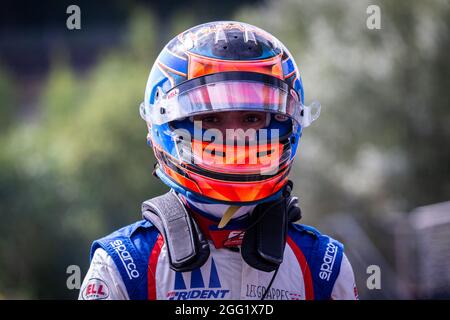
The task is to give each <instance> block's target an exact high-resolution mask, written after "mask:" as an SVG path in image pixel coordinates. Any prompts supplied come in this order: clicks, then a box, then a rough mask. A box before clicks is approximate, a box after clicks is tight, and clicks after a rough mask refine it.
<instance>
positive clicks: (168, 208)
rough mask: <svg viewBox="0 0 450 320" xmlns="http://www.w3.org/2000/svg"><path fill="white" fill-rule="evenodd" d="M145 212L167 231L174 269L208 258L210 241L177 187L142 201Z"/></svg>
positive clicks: (193, 265)
mask: <svg viewBox="0 0 450 320" xmlns="http://www.w3.org/2000/svg"><path fill="white" fill-rule="evenodd" d="M142 215H143V217H144V219H146V220H148V221H150V222H151V223H153V225H154V226H155V227H156V228H157V229H158V230H159V232H160V233H161V234H162V235H163V237H164V240H165V243H166V246H167V249H168V253H169V259H170V266H171V268H172V269H173V270H175V271H181V272H184V271H191V270H193V269H195V268H198V267H201V266H202V265H203V264H204V263H205V262H206V260H208V257H209V253H210V251H209V245H208V241H207V240H206V238H205V237H204V236H203V234H202V233H201V232H200V229H199V227H198V225H197V223H196V222H195V221H194V220H193V219H192V218H191V217H190V215H189V214H188V212H187V211H186V208H185V207H184V205H183V203H181V201H180V199H179V198H178V197H177V195H176V194H175V192H174V191H173V190H171V191H169V192H167V193H166V194H163V195H161V196H159V197H156V198H153V199H150V200H147V201H145V202H144V203H142Z"/></svg>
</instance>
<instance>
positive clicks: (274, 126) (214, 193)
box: [140, 21, 320, 205]
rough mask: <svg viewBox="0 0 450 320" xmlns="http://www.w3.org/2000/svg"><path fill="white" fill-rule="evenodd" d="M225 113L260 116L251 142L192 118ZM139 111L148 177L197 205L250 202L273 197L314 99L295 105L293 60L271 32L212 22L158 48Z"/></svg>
mask: <svg viewBox="0 0 450 320" xmlns="http://www.w3.org/2000/svg"><path fill="white" fill-rule="evenodd" d="M234 111H253V112H264V114H266V115H267V119H266V126H265V128H263V130H261V129H260V130H258V132H257V134H255V137H256V139H246V138H245V137H244V139H241V140H240V141H237V139H228V138H227V139H224V138H223V137H221V138H220V139H219V138H218V135H219V134H220V132H219V133H218V132H217V131H215V132H213V134H211V132H208V131H209V130H205V129H204V128H202V127H201V123H200V126H198V124H196V121H194V119H195V117H196V116H199V115H205V114H210V113H217V112H234ZM140 114H141V117H142V118H143V119H144V120H145V121H146V123H147V128H148V134H147V142H148V144H149V145H150V146H151V147H152V148H153V151H154V153H155V157H156V159H157V162H158V163H157V166H156V168H155V169H156V170H155V173H156V175H157V176H158V177H159V178H160V179H161V180H162V181H163V182H164V183H165V184H166V185H168V186H169V187H171V188H173V189H174V190H175V191H177V192H179V193H181V194H182V195H184V196H185V197H187V198H188V199H192V200H195V201H199V202H203V203H222V204H231V205H252V204H258V203H262V202H266V201H271V200H273V199H275V198H277V197H279V196H280V194H281V192H282V189H283V187H284V186H285V185H286V184H287V182H288V174H289V171H290V169H291V166H292V163H293V160H294V157H295V154H296V150H297V145H298V143H299V139H300V137H301V135H302V129H303V128H305V127H307V126H309V125H310V124H311V122H313V121H314V120H316V119H317V117H318V116H319V114H320V104H319V103H318V102H316V101H314V102H313V103H312V104H311V105H309V106H307V105H305V104H304V92H303V85H302V80H301V77H300V73H299V71H298V68H297V65H296V63H295V61H294V59H293V57H292V55H291V54H290V53H289V51H288V50H287V49H286V48H285V46H284V45H283V44H282V43H281V42H280V41H279V40H278V39H277V38H275V37H274V36H272V35H271V34H269V33H267V32H266V31H264V30H262V29H260V28H257V27H255V26H252V25H249V24H246V23H242V22H235V21H218V22H210V23H205V24H201V25H198V26H195V27H193V28H190V29H188V30H187V31H185V32H182V33H180V34H179V35H178V36H176V37H175V38H174V39H172V40H171V41H170V42H169V43H168V44H167V45H166V46H165V47H164V49H163V50H162V52H161V53H160V54H159V56H158V58H157V59H156V61H155V63H154V65H153V67H152V69H151V71H150V75H149V78H148V82H147V85H146V88H145V98H144V101H143V102H142V103H141V106H140ZM263 131H264V132H263ZM227 133H228V130H227ZM244 136H245V135H244ZM234 137H236V136H234ZM224 140H226V141H227V143H224ZM230 141H231V143H230ZM255 142H256V143H255Z"/></svg>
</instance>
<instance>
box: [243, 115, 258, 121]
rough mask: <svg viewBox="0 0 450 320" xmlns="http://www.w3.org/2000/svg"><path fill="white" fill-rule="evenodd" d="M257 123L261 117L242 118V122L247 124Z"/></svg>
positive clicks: (249, 116)
mask: <svg viewBox="0 0 450 320" xmlns="http://www.w3.org/2000/svg"><path fill="white" fill-rule="evenodd" d="M259 121H261V117H260V116H259V115H257V114H248V115H246V116H245V118H244V122H247V123H256V122H259Z"/></svg>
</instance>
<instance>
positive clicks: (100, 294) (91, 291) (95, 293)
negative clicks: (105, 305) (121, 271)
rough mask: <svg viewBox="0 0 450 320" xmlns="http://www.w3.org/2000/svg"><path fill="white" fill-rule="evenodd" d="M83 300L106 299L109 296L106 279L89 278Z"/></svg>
mask: <svg viewBox="0 0 450 320" xmlns="http://www.w3.org/2000/svg"><path fill="white" fill-rule="evenodd" d="M82 297H83V300H104V299H106V298H108V297H109V287H108V285H107V284H106V282H105V281H103V280H101V279H97V278H92V279H89V281H88V282H87V284H86V286H85V287H84V289H83V292H82Z"/></svg>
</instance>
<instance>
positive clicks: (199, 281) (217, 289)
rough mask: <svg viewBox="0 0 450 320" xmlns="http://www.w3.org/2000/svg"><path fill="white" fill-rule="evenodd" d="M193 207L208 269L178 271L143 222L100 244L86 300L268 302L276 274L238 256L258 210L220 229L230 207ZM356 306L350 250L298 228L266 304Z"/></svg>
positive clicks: (293, 228)
mask: <svg viewBox="0 0 450 320" xmlns="http://www.w3.org/2000/svg"><path fill="white" fill-rule="evenodd" d="M184 201H185V199H184ZM185 203H186V202H185ZM186 204H187V205H188V206H189V207H190V209H193V210H194V211H195V213H196V214H195V216H194V218H196V221H197V223H198V224H199V226H200V228H201V229H202V231H203V232H204V233H205V234H206V236H207V238H208V239H209V244H210V251H211V253H210V256H209V258H208V260H207V262H206V263H205V264H204V265H203V266H202V267H201V268H197V269H194V270H193V271H189V272H176V271H174V270H172V269H171V268H170V265H169V255H168V252H167V247H166V245H165V243H164V239H163V237H162V235H161V234H160V233H159V231H158V230H157V229H156V227H154V226H153V225H152V224H151V223H150V222H148V221H145V220H141V221H138V222H136V223H134V224H132V225H129V226H126V227H124V228H122V229H120V230H118V231H116V232H114V233H112V234H111V235H109V236H106V237H104V238H102V239H99V240H97V241H95V242H94V243H93V245H92V249H91V265H90V268H89V271H88V272H87V275H86V277H85V279H84V281H83V284H82V286H81V289H80V294H79V299H82V300H99V299H102V300H119V299H120V300H122V299H138V300H145V299H150V300H154V299H169V300H184V299H261V298H262V296H263V295H264V292H265V291H266V289H267V286H268V285H269V283H270V281H271V279H272V277H273V275H274V271H273V272H264V271H260V270H257V269H254V268H252V267H250V266H249V265H248V264H247V263H246V262H245V261H244V260H243V259H242V256H241V253H240V252H239V245H240V241H241V240H242V235H243V233H242V232H241V231H239V230H240V229H239V226H240V224H241V223H242V221H243V220H245V218H246V217H248V215H249V213H250V211H251V210H252V209H253V208H254V206H250V207H241V208H240V209H239V210H238V211H237V212H236V214H235V215H234V216H235V217H236V218H234V219H232V220H231V221H230V222H229V223H228V224H227V226H225V228H224V229H217V221H218V217H220V216H221V214H222V213H223V212H224V211H225V210H226V208H227V207H228V206H226V205H204V204H199V203H192V202H189V204H188V203H186ZM241 225H242V224H241ZM236 235H237V236H236ZM227 239H228V240H230V241H228V242H229V243H227ZM357 298H358V296H357V290H356V286H355V280H354V275H353V270H352V267H351V265H350V262H349V261H348V259H347V257H346V256H345V254H344V252H343V245H342V244H340V243H339V242H337V241H336V240H334V239H332V238H330V237H328V236H325V235H322V234H320V233H319V232H318V231H317V230H316V229H314V228H312V227H308V226H305V225H300V224H291V225H290V226H289V230H288V237H287V244H286V247H285V251H284V258H283V262H282V263H281V265H280V267H279V270H278V273H277V274H276V276H275V278H274V281H273V283H272V285H271V287H270V289H269V290H268V291H267V294H266V297H265V299H266V300H304V299H306V300H312V299H322V300H323V299H346V300H354V299H357Z"/></svg>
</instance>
